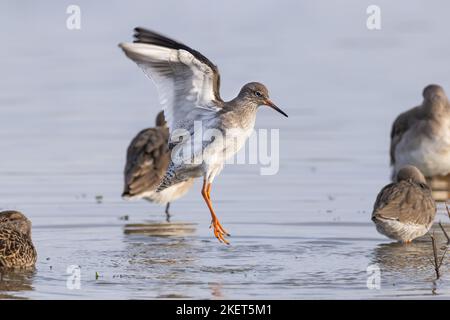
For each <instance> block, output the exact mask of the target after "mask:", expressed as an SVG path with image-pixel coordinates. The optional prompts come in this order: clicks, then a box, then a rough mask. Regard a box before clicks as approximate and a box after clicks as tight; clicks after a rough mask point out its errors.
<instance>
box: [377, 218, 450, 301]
mask: <svg viewBox="0 0 450 320" xmlns="http://www.w3.org/2000/svg"><path fill="white" fill-rule="evenodd" d="M432 230H435V237H436V239H437V242H438V244H440V245H439V251H440V252H439V253H438V255H439V257H441V256H442V254H443V252H444V251H443V250H445V244H446V240H445V238H444V236H443V234H442V232H440V233H439V230H437V229H436V227H435V226H434V227H433V229H432ZM432 232H433V231H432ZM432 259H433V249H432V244H431V239H430V236H429V235H425V236H423V237H421V238H419V239H416V240H415V241H413V242H412V243H410V244H403V243H398V242H392V243H387V244H386V243H384V244H380V245H378V246H377V247H376V248H375V249H374V251H373V256H372V259H371V261H372V264H378V266H379V267H380V270H381V281H382V287H383V288H384V289H386V288H387V289H389V288H396V290H397V295H398V294H400V292H403V294H400V295H404V294H406V295H409V296H415V295H417V296H421V295H423V294H427V295H429V294H431V295H439V294H446V290H447V289H446V286H440V284H441V283H442V281H441V280H442V278H444V277H445V278H447V277H448V276H447V275H445V274H444V275H443V276H442V275H441V278H440V279H439V280H436V274H435V271H434V266H433V263H432ZM449 263H450V259H449V257H448V256H446V257H445V258H444V260H443V263H442V267H441V270H447V269H448V267H447V266H448V264H449ZM411 281H413V282H414V287H411Z"/></svg>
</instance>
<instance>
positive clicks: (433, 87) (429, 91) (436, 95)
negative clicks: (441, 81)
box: [422, 84, 448, 102]
mask: <svg viewBox="0 0 450 320" xmlns="http://www.w3.org/2000/svg"><path fill="white" fill-rule="evenodd" d="M422 95H423V98H424V100H425V101H444V102H447V101H448V100H447V95H446V94H445V91H444V89H443V88H442V87H441V86H440V85H437V84H430V85H428V86H426V87H425V88H424V89H423V92H422Z"/></svg>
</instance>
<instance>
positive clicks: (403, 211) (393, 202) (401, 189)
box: [372, 181, 436, 224]
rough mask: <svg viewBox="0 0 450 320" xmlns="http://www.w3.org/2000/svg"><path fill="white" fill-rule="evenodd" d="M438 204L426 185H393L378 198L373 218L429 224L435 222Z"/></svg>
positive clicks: (408, 183) (387, 187) (400, 183)
mask: <svg viewBox="0 0 450 320" xmlns="http://www.w3.org/2000/svg"><path fill="white" fill-rule="evenodd" d="M435 214H436V204H435V202H434V200H433V197H432V195H431V190H430V188H429V187H428V186H427V185H426V184H417V183H413V182H409V181H401V182H398V183H391V184H388V185H387V186H385V187H384V188H383V189H382V190H381V191H380V193H379V194H378V196H377V199H376V201H375V205H374V210H373V214H372V217H373V218H374V217H381V218H384V219H392V220H398V221H400V222H404V223H411V224H429V223H430V222H432V221H433V220H434V216H435Z"/></svg>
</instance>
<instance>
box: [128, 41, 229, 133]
mask: <svg viewBox="0 0 450 320" xmlns="http://www.w3.org/2000/svg"><path fill="white" fill-rule="evenodd" d="M120 47H121V48H122V49H123V50H124V51H125V54H126V55H127V56H128V57H129V58H130V59H131V60H133V61H134V62H136V63H137V65H138V66H139V67H141V68H142V70H143V71H144V73H145V74H146V75H147V76H148V77H149V78H150V79H152V80H153V82H154V83H155V85H156V87H157V90H158V95H159V100H160V103H161V104H162V107H163V110H164V116H165V118H166V121H167V124H168V126H169V129H170V133H172V132H173V131H174V130H176V129H187V130H189V131H191V130H192V128H193V124H194V121H198V120H202V119H203V118H210V116H211V114H212V113H216V112H217V111H218V110H220V108H219V107H217V106H216V105H215V103H214V100H215V96H214V71H213V70H212V69H211V68H210V67H209V66H208V65H207V64H205V63H203V62H201V61H200V60H198V59H196V58H195V56H194V55H192V54H191V53H190V52H188V51H186V50H183V49H178V50H177V49H170V48H165V47H161V46H156V45H150V44H145V43H123V44H120Z"/></svg>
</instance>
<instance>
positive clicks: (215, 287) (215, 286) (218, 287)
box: [209, 283, 224, 299]
mask: <svg viewBox="0 0 450 320" xmlns="http://www.w3.org/2000/svg"><path fill="white" fill-rule="evenodd" d="M209 288H210V289H211V296H212V298H213V299H223V298H224V296H223V293H222V284H221V283H210V284H209Z"/></svg>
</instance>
